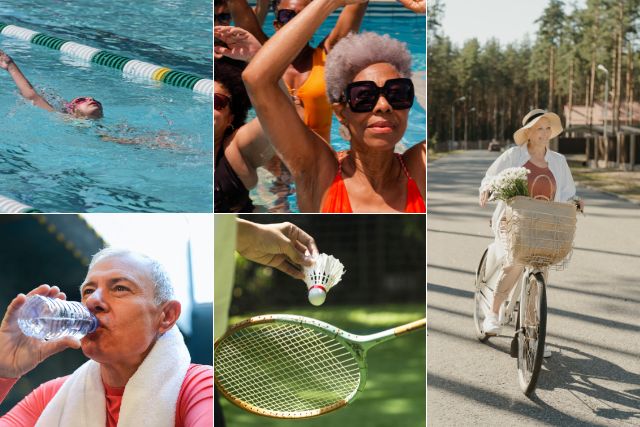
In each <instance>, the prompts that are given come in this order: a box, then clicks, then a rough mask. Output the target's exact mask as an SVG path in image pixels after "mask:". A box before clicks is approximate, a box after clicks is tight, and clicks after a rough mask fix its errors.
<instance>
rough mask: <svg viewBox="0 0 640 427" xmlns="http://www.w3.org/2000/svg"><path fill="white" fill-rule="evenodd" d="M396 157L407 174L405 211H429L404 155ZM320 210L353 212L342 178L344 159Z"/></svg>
mask: <svg viewBox="0 0 640 427" xmlns="http://www.w3.org/2000/svg"><path fill="white" fill-rule="evenodd" d="M396 157H397V158H398V160H400V164H401V165H402V170H403V171H404V174H405V175H406V176H407V203H406V205H405V207H404V211H405V212H410V213H425V212H426V211H427V207H426V206H425V204H424V200H423V199H422V195H421V194H420V190H419V189H418V184H416V182H415V181H414V180H413V178H411V175H409V171H408V170H407V168H406V166H405V165H404V161H403V160H402V156H401V155H400V154H397V153H396ZM343 158H344V157H343ZM320 212H322V213H353V210H352V209H351V203H349V195H348V194H347V187H346V186H345V185H344V180H343V179H342V159H340V163H339V164H338V173H336V177H335V178H334V179H333V182H332V183H331V186H330V187H329V190H328V191H327V194H326V195H325V197H324V203H323V204H322V208H321V209H320Z"/></svg>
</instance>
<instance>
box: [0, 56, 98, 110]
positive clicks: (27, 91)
mask: <svg viewBox="0 0 640 427" xmlns="http://www.w3.org/2000/svg"><path fill="white" fill-rule="evenodd" d="M0 68H2V69H4V70H7V72H8V73H9V75H10V76H11V78H12V79H13V81H14V82H15V84H16V86H17V87H18V90H20V94H21V95H22V96H23V97H24V98H25V99H27V100H29V101H31V103H32V104H33V105H35V106H36V107H40V108H42V109H44V110H47V111H58V110H56V109H55V108H53V106H52V105H51V104H49V103H48V102H47V101H46V100H45V99H44V98H43V97H42V96H40V95H38V93H37V92H36V91H35V90H34V89H33V86H31V83H29V80H27V78H26V77H25V76H24V74H22V71H20V68H18V66H17V65H16V63H15V62H13V59H11V57H10V56H9V55H7V54H6V53H4V52H3V51H2V50H0ZM62 112H63V113H65V114H69V115H71V116H73V117H77V118H83V119H99V118H102V116H103V112H102V104H101V103H100V102H99V101H97V100H95V99H94V98H92V97H89V96H82V97H78V98H74V99H73V100H72V101H71V102H67V103H65V105H64V110H63V111H62Z"/></svg>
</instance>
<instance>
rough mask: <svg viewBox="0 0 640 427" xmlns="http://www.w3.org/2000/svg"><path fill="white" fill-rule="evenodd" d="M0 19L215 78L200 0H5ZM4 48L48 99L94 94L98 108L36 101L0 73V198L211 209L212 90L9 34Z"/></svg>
mask: <svg viewBox="0 0 640 427" xmlns="http://www.w3.org/2000/svg"><path fill="white" fill-rule="evenodd" d="M0 22H1V23H6V24H13V25H17V26H21V27H25V28H28V29H31V30H34V31H37V32H42V33H44V34H47V35H50V36H55V37H59V38H61V39H64V40H69V41H73V42H77V43H82V44H86V45H88V46H92V47H95V48H99V49H105V50H107V51H109V52H112V53H116V54H119V55H122V56H126V57H129V58H132V59H137V60H140V61H145V62H150V63H154V64H157V65H160V66H164V67H169V68H171V69H175V70H179V71H184V72H187V73H192V74H195V75H197V76H200V77H203V78H209V79H210V78H211V70H212V62H211V40H212V31H211V28H212V18H211V6H210V4H208V3H202V2H201V1H199V0H171V1H167V0H164V1H161V0H155V1H154V0H138V1H136V2H130V1H124V0H114V1H110V2H93V1H88V0H74V1H55V2H52V1H50V0H40V1H28V2H27V1H24V0H2V2H1V3H0ZM0 49H1V50H4V51H5V52H6V53H7V54H9V55H10V56H11V57H12V58H13V59H14V61H15V62H16V64H17V65H18V66H19V67H20V69H21V70H22V72H23V73H24V74H25V76H26V77H27V78H28V79H29V80H30V81H31V83H32V84H33V86H34V87H35V88H36V90H38V91H40V92H41V93H42V94H43V95H44V96H45V98H47V99H48V100H49V102H50V103H52V105H54V106H57V105H61V100H62V99H65V100H70V99H72V98H74V97H76V96H92V97H95V98H96V99H98V100H99V101H101V102H102V104H103V106H104V115H105V117H104V118H103V119H101V120H98V121H87V120H78V119H70V118H69V117H66V116H65V115H62V114H58V113H49V112H46V111H44V110H41V109H39V108H36V107H34V106H32V105H31V104H30V103H28V102H26V101H25V100H24V99H22V98H21V97H20V95H19V92H18V90H17V89H16V87H15V84H14V83H13V80H12V79H11V77H10V76H9V75H8V73H7V72H6V71H4V70H1V69H0V123H1V124H2V133H1V134H0V135H2V137H1V138H0V140H1V142H0V176H1V178H0V194H1V195H4V196H7V197H10V198H13V199H16V200H18V201H20V202H22V203H25V204H28V205H31V206H33V207H35V208H36V209H39V210H41V211H46V212H211V209H212V205H213V203H212V202H213V192H212V172H211V171H212V168H213V142H212V140H213V131H212V124H213V111H212V102H211V97H210V96H206V95H202V94H198V93H195V92H192V91H191V90H188V89H184V88H180V87H175V86H170V85H167V84H163V83H160V82H157V81H148V80H141V79H140V78H134V77H127V76H123V74H122V72H121V71H118V70H116V69H112V68H108V67H105V66H101V65H97V64H94V63H89V62H86V61H84V60H81V59H78V58H75V57H71V56H67V55H65V54H63V53H61V52H60V51H57V50H53V49H49V48H46V47H43V46H38V45H34V44H31V43H29V42H27V41H24V40H19V39H14V38H10V37H7V36H4V35H0ZM113 140H117V141H119V142H122V143H116V142H113Z"/></svg>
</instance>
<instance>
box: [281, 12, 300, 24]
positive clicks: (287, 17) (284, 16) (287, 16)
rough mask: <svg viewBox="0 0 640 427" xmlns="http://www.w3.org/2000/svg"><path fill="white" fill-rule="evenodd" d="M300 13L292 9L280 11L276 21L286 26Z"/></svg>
mask: <svg viewBox="0 0 640 427" xmlns="http://www.w3.org/2000/svg"><path fill="white" fill-rule="evenodd" d="M297 14H298V13H297V12H296V11H295V10H292V9H280V10H279V11H278V12H277V13H276V20H277V21H278V22H279V23H280V24H282V25H284V24H286V23H287V22H289V21H291V20H292V19H293V17H294V16H296V15H297Z"/></svg>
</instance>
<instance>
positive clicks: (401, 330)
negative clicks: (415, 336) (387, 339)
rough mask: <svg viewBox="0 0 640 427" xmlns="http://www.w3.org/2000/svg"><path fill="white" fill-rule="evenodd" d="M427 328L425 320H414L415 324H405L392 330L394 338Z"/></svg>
mask: <svg viewBox="0 0 640 427" xmlns="http://www.w3.org/2000/svg"><path fill="white" fill-rule="evenodd" d="M425 326H427V319H426V318H425V319H420V320H416V321H415V322H411V323H407V324H406V325H402V326H398V327H397V328H395V329H394V330H393V333H394V335H395V336H399V335H403V334H406V333H409V332H413V331H416V330H418V329H422V328H424V327H425Z"/></svg>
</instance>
